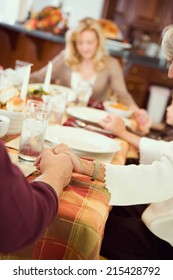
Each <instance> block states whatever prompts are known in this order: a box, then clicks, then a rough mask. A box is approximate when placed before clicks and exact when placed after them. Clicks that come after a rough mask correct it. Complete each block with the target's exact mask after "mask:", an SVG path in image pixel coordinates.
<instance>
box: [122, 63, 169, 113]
mask: <svg viewBox="0 0 173 280" xmlns="http://www.w3.org/2000/svg"><path fill="white" fill-rule="evenodd" d="M125 80H126V85H127V88H128V91H129V92H130V93H131V95H132V96H133V98H134V100H135V101H136V103H137V104H138V105H139V107H141V108H146V107H147V103H148V97H149V93H150V86H151V85H158V86H162V87H167V88H170V89H172V80H171V79H169V78H168V76H167V70H166V69H161V68H160V69H159V68H153V67H148V66H142V65H140V64H133V65H132V66H131V67H130V68H128V71H126V72H125Z"/></svg>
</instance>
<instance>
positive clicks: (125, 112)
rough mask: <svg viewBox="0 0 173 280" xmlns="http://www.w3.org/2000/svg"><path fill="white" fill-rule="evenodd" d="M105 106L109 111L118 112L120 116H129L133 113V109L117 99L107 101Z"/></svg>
mask: <svg viewBox="0 0 173 280" xmlns="http://www.w3.org/2000/svg"><path fill="white" fill-rule="evenodd" d="M103 106H104V108H105V110H106V111H107V112H109V113H112V114H116V115H118V116H120V117H125V118H128V117H130V116H131V115H132V114H133V110H130V109H129V108H128V107H127V106H126V105H124V104H122V103H118V102H115V101H105V102H104V103H103Z"/></svg>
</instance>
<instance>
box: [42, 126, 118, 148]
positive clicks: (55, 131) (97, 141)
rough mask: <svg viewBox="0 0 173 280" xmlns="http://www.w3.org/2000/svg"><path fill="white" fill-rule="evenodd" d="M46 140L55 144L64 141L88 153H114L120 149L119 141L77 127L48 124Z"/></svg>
mask: <svg viewBox="0 0 173 280" xmlns="http://www.w3.org/2000/svg"><path fill="white" fill-rule="evenodd" d="M46 140H48V141H49V142H52V143H55V144H60V143H64V144H67V145H68V146H70V147H71V148H72V149H74V150H76V151H82V152H88V153H114V152H117V151H118V150H119V145H118V143H117V142H116V141H114V140H113V139H110V138H108V137H106V136H104V135H101V134H99V133H95V132H92V131H88V130H85V129H82V128H76V127H68V126H59V125H52V126H48V128H47V131H46Z"/></svg>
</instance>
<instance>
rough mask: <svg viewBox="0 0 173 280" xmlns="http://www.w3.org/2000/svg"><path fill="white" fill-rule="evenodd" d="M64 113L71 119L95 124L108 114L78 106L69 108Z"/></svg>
mask: <svg viewBox="0 0 173 280" xmlns="http://www.w3.org/2000/svg"><path fill="white" fill-rule="evenodd" d="M66 112H67V113H68V114H69V115H70V116H72V117H75V118H78V119H80V120H83V121H87V122H92V123H95V124H97V123H98V122H100V121H101V120H102V119H103V118H105V116H106V115H107V114H108V113H107V112H106V111H104V110H99V109H94V108H90V107H80V106H75V107H69V108H67V110H66Z"/></svg>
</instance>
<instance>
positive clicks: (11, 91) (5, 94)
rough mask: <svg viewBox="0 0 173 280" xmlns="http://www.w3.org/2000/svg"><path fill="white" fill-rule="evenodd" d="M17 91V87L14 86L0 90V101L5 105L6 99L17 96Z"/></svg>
mask: <svg viewBox="0 0 173 280" xmlns="http://www.w3.org/2000/svg"><path fill="white" fill-rule="evenodd" d="M18 95H19V91H18V89H16V88H14V87H9V88H7V89H4V90H2V91H1V92H0V103H1V104H3V105H5V104H6V103H7V101H8V100H10V99H11V98H12V97H14V96H18Z"/></svg>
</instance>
